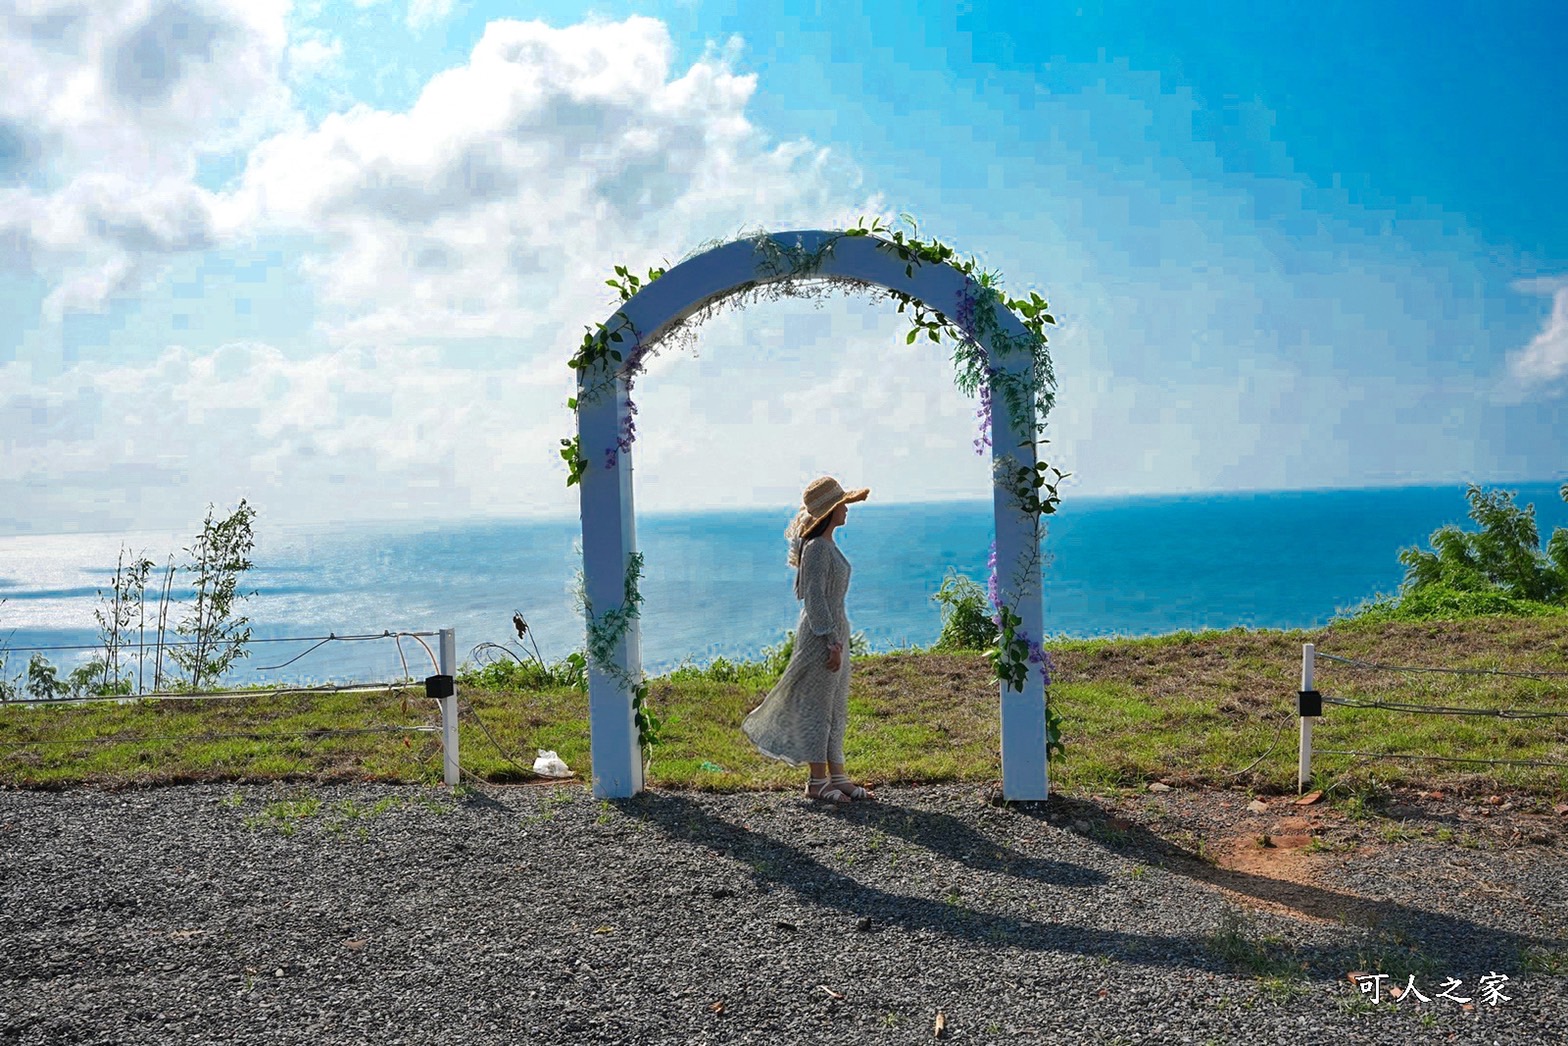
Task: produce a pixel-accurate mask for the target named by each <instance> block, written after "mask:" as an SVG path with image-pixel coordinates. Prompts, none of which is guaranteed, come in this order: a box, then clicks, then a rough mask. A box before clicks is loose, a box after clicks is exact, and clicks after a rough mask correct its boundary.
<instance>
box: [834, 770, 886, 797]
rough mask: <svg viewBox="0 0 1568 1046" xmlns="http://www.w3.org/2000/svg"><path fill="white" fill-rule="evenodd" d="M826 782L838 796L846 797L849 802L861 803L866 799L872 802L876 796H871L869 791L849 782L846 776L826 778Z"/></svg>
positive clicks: (839, 775) (838, 775)
mask: <svg viewBox="0 0 1568 1046" xmlns="http://www.w3.org/2000/svg"><path fill="white" fill-rule="evenodd" d="M828 781H829V783H830V784H832V786H833V788H834V790H835V791H837V792H838V793H839V794H840V795H847V796H848V797H849V798H850V799H851V800H854V801H856V802H861V801H865V800H868V799H869V800H871V801H873V802H874V801H875V800H876V796H875V795H873V794H872V793H871V792H870V791H869V790H867V789H865V788H862V787H861V786H860V785H857V784H855V783H854V782H853V781H851V780H850V779H849V775H848V774H834V775H833V776H832V777H830V778H828Z"/></svg>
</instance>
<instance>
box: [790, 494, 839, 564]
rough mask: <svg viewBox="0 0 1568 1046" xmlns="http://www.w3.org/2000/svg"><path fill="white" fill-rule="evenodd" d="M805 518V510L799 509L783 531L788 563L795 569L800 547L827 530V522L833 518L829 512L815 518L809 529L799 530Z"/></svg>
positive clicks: (798, 562)
mask: <svg viewBox="0 0 1568 1046" xmlns="http://www.w3.org/2000/svg"><path fill="white" fill-rule="evenodd" d="M807 518H809V517H808V516H806V510H805V509H801V510H800V514H799V515H797V516H796V517H795V519H794V520H793V521H792V522H791V523H790V525H789V528H788V529H787V530H785V531H784V540H785V541H786V542H788V544H789V565H790V566H792V567H795V568H796V569H799V567H800V552H801V549H803V548H804V547H805V545H806V542H808V541H810V540H811V539H812V538H814V537H820V536H822V534H823V533H825V532H826V531H827V529H828V524H829V523H830V522H832V520H833V513H831V512H829V513H828V514H827V515H826V516H823V517H822V518H821V519H819V520H817V521H816V523H814V524H813V525H812V526H811V528H810V529H809V530H804V531H803V530H800V529H799V527H800V525H801V523H802V522H803V521H804V520H805V519H807Z"/></svg>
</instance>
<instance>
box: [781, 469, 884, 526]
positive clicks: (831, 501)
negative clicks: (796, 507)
mask: <svg viewBox="0 0 1568 1046" xmlns="http://www.w3.org/2000/svg"><path fill="white" fill-rule="evenodd" d="M870 493H871V488H870V487H861V488H860V489H859V490H851V491H849V492H847V493H846V492H845V490H844V488H843V487H841V486H839V483H838V480H836V479H834V478H833V477H832V476H823V477H822V478H821V479H814V480H812V481H811V484H810V485H809V486H808V487H806V491H805V493H803V494H802V495H801V496H800V514H799V515H797V516H796V517H795V527H794V530H795V533H796V534H805V533H807V532H808V531H810V530H811V528H812V527H814V526H816V525H817V524H818V523H821V522H822V521H823V520H824V519H826V518H827V517H828V516H830V515H832V514H833V511H834V510H835V509H837V508H838V507H839V506H840V505H853V504H854V503H855V502H857V501H864V500H866V498H867V496H869V495H870Z"/></svg>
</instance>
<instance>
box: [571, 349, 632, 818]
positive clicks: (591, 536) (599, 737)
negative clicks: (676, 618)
mask: <svg viewBox="0 0 1568 1046" xmlns="http://www.w3.org/2000/svg"><path fill="white" fill-rule="evenodd" d="M607 380H609V379H608V374H607V372H606V371H605V370H604V369H603V368H600V369H598V370H597V371H596V372H595V373H593V374H592V375H591V376H590V377H589V378H588V379H587V382H585V384H589V383H593V382H605V381H607ZM613 381H614V385H613V388H614V392H613V394H611V393H610V391H609V389H604V391H602V392H601V393H600V394H599V395H597V396H593V397H584V396H583V395H582V393H581V391H579V394H578V408H577V418H578V433H579V435H580V436H581V444H582V454H583V457H585V458H586V459H587V460H588V467H587V468H586V469H585V470H584V471H583V477H582V480H581V486H582V498H581V505H582V524H583V584H584V587H585V589H586V591H587V596H588V605H589V609H590V612H591V613H592V614H594V615H595V616H596V617H599V618H601V619H602V616H603V615H604V613H605V612H606V611H609V610H614V609H616V608H617V607H620V606H621V605H622V604H623V603H624V602H625V599H626V570H627V566H628V564H629V563H630V561H631V556H632V553H634V552H636V551H637V533H636V527H635V524H634V522H633V503H632V463H631V454H630V452H628V451H621V452H619V453H618V454H617V455H616V457H615V460H614V462H613V463H612V464H609V467H606V465H607V456H606V451H607V450H608V449H610V448H613V447H615V445H616V437H617V436H618V435H619V433H620V418H621V416H622V415H623V414H624V413H625V411H626V409H627V402H626V401H627V392H626V382H625V381H624V380H623V379H621V378H619V377H617V378H614V379H613ZM601 387H602V386H601ZM585 398H587V399H588V402H583V400H584V399H585ZM585 624H586V622H585ZM609 655H610V664H609V665H607V666H600V665H596V664H594V659H593V658H592V657H590V658H589V663H588V722H589V732H590V742H591V744H592V752H591V756H590V757H591V759H592V772H593V794H594V796H595V797H597V798H601V799H617V798H623V797H625V796H630V795H635V794H636V793H638V792H640V791H642V787H643V772H642V770H643V764H642V750H641V746H640V745H639V744H638V743H637V726H636V723H635V722H634V721H633V713H632V692H631V691H632V687H633V686H635V685H636V683H637V682H639V681H641V679H642V652H641V643H640V632H639V629H638V622H637V619H636V618H635V617H634V618H632V619H631V620H630V621H629V622H628V623H627V628H626V630H625V632H623V633H622V634H621V637H620V639H619V640H617V641H616V643H615V646H614V648H613V649H612V650H611V651H610V652H609Z"/></svg>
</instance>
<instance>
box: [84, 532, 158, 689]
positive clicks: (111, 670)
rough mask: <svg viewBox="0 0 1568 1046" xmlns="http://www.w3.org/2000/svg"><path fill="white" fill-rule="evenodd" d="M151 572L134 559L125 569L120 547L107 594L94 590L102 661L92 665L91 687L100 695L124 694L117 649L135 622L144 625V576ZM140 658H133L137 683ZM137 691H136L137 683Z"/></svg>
mask: <svg viewBox="0 0 1568 1046" xmlns="http://www.w3.org/2000/svg"><path fill="white" fill-rule="evenodd" d="M151 571H152V560H150V559H148V558H147V557H146V555H142V556H138V557H137V558H136V560H135V561H134V562H132V563H131V564H130V565H129V566H127V565H126V563H125V547H124V546H123V545H122V546H121V547H120V557H119V560H118V561H117V562H116V563H115V567H114V580H113V582H112V587H111V590H110V592H109V593H108V594H105V593H104V591H103V589H99V590H98V599H99V601H100V603H101V605H100V606H99V607H98V609H97V610H94V611H93V617H95V618H96V619H97V621H98V636H99V639H100V640H101V641H102V642H103V652H104V654H103V659H102V661H101V662H99V661H95V662H93V663H94V664H95V665H99V666H100V667H101V673H100V676H99V679H98V682H97V683H96V685H95V686H94V687H93V689H94V690H96V692H98V693H100V694H113V693H123V692H128V691H129V689H130V681H129V680H128V679H124V678H123V677H122V676H121V674H120V649H121V647H122V646H123V645H124V644H125V637H126V633H128V632H129V630H130V629H131V627H132V626H133V625H135V624H137V623H138V622H141V623H142V624H145V620H146V614H145V612H144V611H143V607H142V600H143V596H144V595H145V593H146V591H147V576H148V574H149V573H151ZM140 672H141V656H140V653H138V655H137V675H138V680H139V678H140ZM137 689H138V690H140V689H141V686H140V682H139V681H138V685H137Z"/></svg>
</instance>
